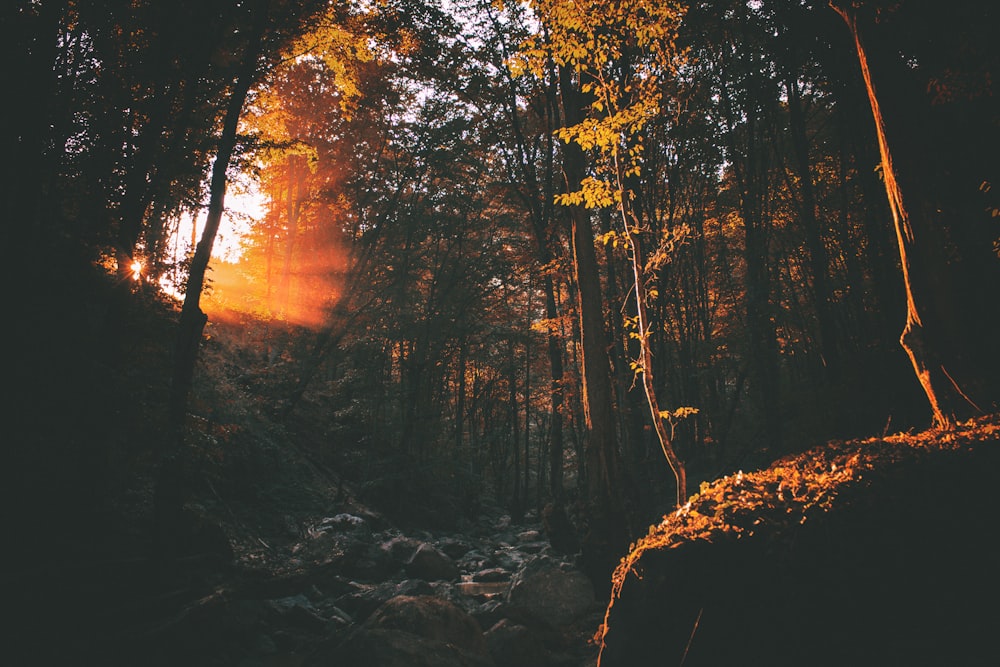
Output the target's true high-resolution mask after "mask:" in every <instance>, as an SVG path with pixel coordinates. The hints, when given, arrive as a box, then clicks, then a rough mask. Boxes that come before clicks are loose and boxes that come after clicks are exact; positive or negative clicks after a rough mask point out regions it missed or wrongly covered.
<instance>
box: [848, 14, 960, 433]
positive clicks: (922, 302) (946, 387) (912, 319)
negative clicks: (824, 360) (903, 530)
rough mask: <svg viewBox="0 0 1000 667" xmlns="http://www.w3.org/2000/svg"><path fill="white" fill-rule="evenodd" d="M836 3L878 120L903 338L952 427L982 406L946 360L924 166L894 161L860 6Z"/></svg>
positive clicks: (937, 415)
mask: <svg viewBox="0 0 1000 667" xmlns="http://www.w3.org/2000/svg"><path fill="white" fill-rule="evenodd" d="M830 6H831V7H832V8H833V9H834V10H835V11H836V12H837V13H838V14H840V16H841V18H843V19H844V21H845V22H846V23H847V26H848V28H849V29H850V32H851V37H852V39H853V40H854V47H855V49H856V52H857V56H858V62H859V64H860V67H861V75H862V77H863V78H864V82H865V89H866V90H867V92H868V101H869V103H870V105H871V110H872V117H873V119H874V121H875V131H876V135H877V137H878V145H879V155H880V159H881V167H882V179H883V182H884V183H885V190H886V195H887V196H888V199H889V207H890V209H891V211H892V219H893V226H894V229H895V232H896V242H897V245H898V248H899V259H900V266H901V267H902V273H903V285H904V289H905V292H906V323H905V326H904V327H903V333H902V335H901V336H900V339H899V342H900V345H902V347H903V349H904V350H905V351H906V354H907V356H908V357H909V358H910V363H911V364H912V365H913V370H914V372H915V374H916V376H917V380H918V381H919V383H920V386H921V388H922V389H923V391H924V394H925V396H926V397H927V401H928V403H929V405H930V408H931V415H932V418H933V423H934V425H935V426H936V427H938V428H943V429H949V428H952V427H953V426H954V424H955V422H956V417H957V415H959V414H960V413H962V412H968V410H969V408H970V407H972V408H973V409H975V408H976V406H975V405H974V404H973V403H972V402H971V400H969V398H968V397H967V396H966V395H965V393H964V392H963V391H962V389H961V388H960V387H959V385H958V383H957V382H956V381H955V379H954V378H953V377H952V375H951V374H950V373H949V372H948V370H947V369H946V368H945V366H944V362H943V359H942V355H943V353H944V352H945V350H944V349H943V345H944V342H943V338H942V337H941V336H940V335H939V331H938V330H939V329H940V327H941V325H942V323H941V322H938V321H935V315H939V313H937V312H935V311H936V308H935V299H934V295H933V294H932V293H931V292H932V289H933V288H932V286H931V283H932V279H931V278H930V276H928V275H927V274H928V273H929V272H931V271H933V270H934V268H935V266H936V263H935V262H934V261H933V259H931V257H932V255H933V253H934V252H935V248H933V247H932V246H934V245H935V244H936V241H935V240H934V221H933V220H932V214H931V211H930V208H931V207H930V206H929V204H928V202H926V201H923V200H921V195H920V194H919V193H920V191H921V185H920V183H919V179H918V178H917V177H916V176H915V174H916V172H917V171H918V169H919V168H918V166H917V165H916V164H913V163H911V162H908V161H906V160H903V161H900V162H896V161H894V158H896V157H898V156H897V155H895V154H894V150H895V149H896V148H897V144H896V142H894V141H893V137H892V136H890V132H889V131H888V130H887V123H886V118H885V115H884V112H883V107H882V104H881V100H880V98H879V95H878V92H877V91H876V86H875V82H874V77H873V74H872V70H871V68H870V64H869V61H868V51H867V49H866V46H865V43H864V40H863V37H862V34H861V29H860V27H859V24H858V15H857V9H856V8H854V7H840V6H838V5H836V4H835V3H833V2H831V4H830ZM941 268H943V265H942V267H941ZM940 298H941V297H939V298H938V301H940ZM944 298H947V295H944Z"/></svg>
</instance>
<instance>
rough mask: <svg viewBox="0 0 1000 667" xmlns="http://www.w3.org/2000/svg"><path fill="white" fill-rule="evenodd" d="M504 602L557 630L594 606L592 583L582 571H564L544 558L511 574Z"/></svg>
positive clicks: (580, 616)
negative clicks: (508, 589)
mask: <svg viewBox="0 0 1000 667" xmlns="http://www.w3.org/2000/svg"><path fill="white" fill-rule="evenodd" d="M507 601H508V602H509V604H510V605H511V607H512V608H513V609H515V610H516V611H517V612H518V614H519V615H522V616H523V617H525V618H527V619H532V620H534V621H536V622H539V623H542V624H548V625H549V626H551V627H556V628H558V627H564V626H568V625H571V624H572V623H573V622H574V621H576V620H578V619H580V618H582V617H584V616H586V615H587V614H588V613H589V612H590V611H592V610H593V609H594V607H595V606H596V604H597V601H596V599H595V597H594V587H593V584H591V583H590V580H589V579H588V578H587V577H586V576H585V575H584V574H583V573H582V572H580V571H578V570H572V569H570V570H564V569H562V568H561V567H560V565H559V563H558V562H556V561H554V560H552V559H550V558H547V557H545V556H538V557H536V558H534V559H532V560H530V561H528V562H527V563H526V564H525V566H524V567H523V568H522V569H521V570H520V571H519V572H518V573H517V574H515V575H514V579H513V581H512V583H511V588H510V592H509V593H508V594H507Z"/></svg>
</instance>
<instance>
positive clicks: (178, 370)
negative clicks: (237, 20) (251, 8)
mask: <svg viewBox="0 0 1000 667" xmlns="http://www.w3.org/2000/svg"><path fill="white" fill-rule="evenodd" d="M257 20H258V22H259V23H258V24H257V25H256V26H255V31H254V34H253V35H251V37H250V42H249V43H248V44H247V51H246V53H245V54H244V57H243V63H242V66H241V68H240V72H239V75H238V76H237V78H236V82H235V84H234V86H233V90H232V92H231V93H230V96H229V104H228V105H227V107H226V115H225V119H224V121H223V126H222V134H221V135H220V136H219V144H218V150H217V151H216V155H215V163H214V164H213V165H212V180H211V186H210V195H209V204H208V216H207V219H206V220H205V229H204V231H203V232H202V235H201V240H200V241H199V242H198V245H197V247H196V248H195V252H194V257H193V258H192V259H191V268H190V271H189V273H188V281H187V288H186V290H185V294H184V305H183V306H182V308H181V317H180V322H179V324H178V332H177V347H176V350H175V356H174V375H173V384H172V386H171V394H170V406H169V417H170V422H171V424H172V425H173V427H174V428H176V429H177V432H178V434H179V433H180V432H181V431H182V428H181V427H182V425H183V421H184V414H185V412H186V410H187V399H188V394H189V393H190V391H191V382H192V379H193V378H194V367H195V363H196V361H197V359H198V348H199V346H200V345H201V335H202V332H203V331H204V329H205V323H206V322H207V321H208V316H207V315H205V313H204V312H203V311H202V310H201V291H202V288H203V287H204V285H205V274H206V272H207V270H208V262H209V260H210V259H211V257H212V246H213V245H214V244H215V237H216V235H217V234H218V232H219V223H220V222H221V221H222V214H223V212H224V211H225V198H226V183H227V181H226V170H227V169H228V168H229V160H230V158H232V155H233V150H234V149H235V147H236V131H237V128H238V125H239V120H240V114H241V113H242V111H243V103H244V102H245V101H246V96H247V93H249V91H250V87H251V86H252V85H253V83H254V81H255V79H256V77H257V59H258V56H259V54H260V50H261V46H262V40H263V30H264V25H265V21H266V18H265V17H261V18H258V19H257Z"/></svg>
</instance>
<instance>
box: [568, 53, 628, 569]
mask: <svg viewBox="0 0 1000 667" xmlns="http://www.w3.org/2000/svg"><path fill="white" fill-rule="evenodd" d="M560 92H561V93H562V99H563V112H564V117H565V122H566V125H567V126H569V127H572V126H574V125H576V124H578V123H579V122H580V121H581V120H582V112H581V108H582V106H581V103H580V99H579V98H580V94H579V93H578V91H577V90H576V87H575V84H574V83H573V81H572V74H571V72H570V71H569V69H568V68H563V69H562V72H561V73H560ZM563 170H564V172H565V177H566V188H567V191H568V192H574V191H576V190H579V189H580V183H581V182H582V181H583V178H584V175H585V172H586V158H585V156H584V153H583V150H582V149H581V148H580V146H579V145H577V144H575V143H572V142H570V143H567V144H565V145H564V146H563ZM569 216H570V224H571V236H572V245H573V268H574V272H575V277H576V282H577V288H578V290H579V294H580V303H579V313H580V338H581V343H582V345H581V348H582V356H583V413H584V422H585V426H586V433H587V436H588V438H587V441H586V450H585V452H586V468H587V506H588V507H587V510H588V512H587V513H588V523H589V526H588V531H587V534H586V535H585V536H584V540H583V560H584V569H585V571H586V572H587V574H588V575H589V576H590V578H591V580H592V581H594V583H595V585H597V586H607V585H610V584H609V581H610V580H609V575H610V573H611V571H612V570H613V569H614V566H615V564H616V563H617V562H618V560H619V558H620V557H621V555H622V554H623V553H624V550H625V549H626V548H627V547H628V542H629V529H628V521H627V519H628V517H627V514H626V512H625V508H624V503H623V497H622V491H621V481H620V480H621V473H620V466H619V460H618V448H617V436H616V433H615V417H614V409H613V402H612V401H613V391H612V386H611V368H610V365H609V363H608V349H609V343H608V338H607V332H606V331H605V329H604V304H603V299H602V298H601V279H600V272H599V268H598V264H597V252H596V250H595V248H594V232H593V228H592V227H591V223H590V212H589V211H588V210H587V209H585V208H584V207H582V206H570V207H569Z"/></svg>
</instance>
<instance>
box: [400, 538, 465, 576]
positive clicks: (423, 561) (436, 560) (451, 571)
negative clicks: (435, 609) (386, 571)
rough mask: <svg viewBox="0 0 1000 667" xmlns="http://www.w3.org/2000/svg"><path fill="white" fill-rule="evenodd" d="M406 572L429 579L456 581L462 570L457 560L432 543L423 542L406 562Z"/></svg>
mask: <svg viewBox="0 0 1000 667" xmlns="http://www.w3.org/2000/svg"><path fill="white" fill-rule="evenodd" d="M406 574H407V575H409V576H411V577H417V578H420V579H425V580H427V581H455V580H457V579H458V578H459V576H460V574H461V572H460V571H459V569H458V566H457V565H455V561H453V560H452V559H450V558H448V556H446V555H445V554H443V553H441V552H440V551H438V550H437V549H435V548H434V547H433V546H431V545H430V544H427V543H424V544H421V545H420V546H419V547H418V548H417V550H416V551H415V552H414V553H413V556H412V557H411V558H410V560H409V561H408V562H407V563H406Z"/></svg>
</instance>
